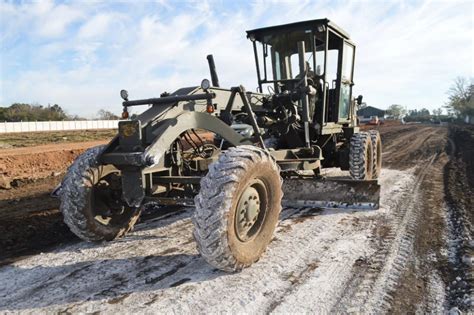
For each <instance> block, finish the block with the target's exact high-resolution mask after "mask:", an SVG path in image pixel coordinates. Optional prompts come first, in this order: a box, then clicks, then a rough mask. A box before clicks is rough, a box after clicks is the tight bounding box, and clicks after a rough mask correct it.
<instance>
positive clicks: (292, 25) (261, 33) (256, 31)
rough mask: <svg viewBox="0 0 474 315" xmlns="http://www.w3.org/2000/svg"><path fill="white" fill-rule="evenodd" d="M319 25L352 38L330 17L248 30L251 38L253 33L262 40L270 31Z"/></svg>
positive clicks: (315, 28) (312, 27)
mask: <svg viewBox="0 0 474 315" xmlns="http://www.w3.org/2000/svg"><path fill="white" fill-rule="evenodd" d="M318 26H326V27H328V28H330V29H331V30H333V31H334V32H335V33H337V34H338V35H339V36H341V37H343V38H345V39H350V38H349V34H348V33H347V32H346V31H344V30H343V29H342V28H340V27H339V26H337V25H336V24H335V23H334V22H331V21H330V20H329V19H317V20H309V21H301V22H295V23H289V24H282V25H276V26H269V27H262V28H257V29H254V30H250V31H247V38H249V37H250V36H251V35H252V36H253V37H254V38H255V39H256V40H257V41H260V42H261V41H262V40H263V36H264V35H266V34H268V33H273V32H275V33H276V32H281V31H288V30H303V29H304V30H316V31H317V28H318Z"/></svg>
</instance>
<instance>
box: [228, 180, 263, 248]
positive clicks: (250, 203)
mask: <svg viewBox="0 0 474 315" xmlns="http://www.w3.org/2000/svg"><path fill="white" fill-rule="evenodd" d="M267 202H268V201H267V189H266V186H265V184H264V183H263V182H262V181H261V180H259V179H255V180H253V181H252V182H251V183H250V184H249V185H248V186H247V187H246V188H245V189H244V191H243V192H242V194H241V196H240V198H239V202H238V203H237V208H236V215H235V232H236V235H237V238H238V239H239V240H240V241H242V242H248V241H250V240H251V239H253V238H254V237H255V236H256V235H257V234H258V233H259V232H260V229H261V227H262V225H263V222H264V220H265V216H266V210H267Z"/></svg>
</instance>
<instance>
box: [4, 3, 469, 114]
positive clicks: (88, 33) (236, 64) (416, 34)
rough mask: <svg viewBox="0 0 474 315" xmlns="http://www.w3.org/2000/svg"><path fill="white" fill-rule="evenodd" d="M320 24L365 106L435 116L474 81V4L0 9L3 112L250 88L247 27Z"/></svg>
mask: <svg viewBox="0 0 474 315" xmlns="http://www.w3.org/2000/svg"><path fill="white" fill-rule="evenodd" d="M323 17H327V18H329V19H331V20H333V21H334V22H335V23H336V24H338V25H339V26H341V27H342V28H344V29H345V30H346V31H347V32H348V33H349V34H350V35H351V38H352V40H353V41H354V42H355V43H356V44H357V55H356V65H355V67H356V68H355V79H354V81H355V83H356V85H355V87H354V93H355V94H356V95H357V94H362V95H364V100H365V101H366V102H367V103H368V104H369V105H372V106H377V107H381V108H386V107H388V106H389V105H390V104H402V105H405V106H407V107H408V108H421V107H427V108H429V109H434V108H439V107H441V106H442V105H443V104H444V103H445V101H446V91H447V90H448V88H449V86H450V85H451V83H452V80H453V79H454V78H455V77H456V76H465V77H469V78H472V77H473V76H474V48H473V46H474V26H473V24H474V1H235V0H234V1H224V0H220V1H206V0H201V1H167V0H161V1H153V2H151V1H120V2H119V1H110V2H105V1H71V2H70V1H56V2H55V1H40V2H39V1H38V2H27V1H6V2H0V106H9V105H10V104H11V103H13V102H37V103H41V104H48V103H51V104H54V103H57V104H59V105H61V106H62V107H63V108H65V109H66V111H67V112H68V113H70V114H79V115H82V116H87V117H92V116H94V115H95V114H96V113H97V111H98V110H99V109H102V108H104V109H107V110H111V111H114V112H116V113H119V112H120V111H121V106H120V104H121V100H120V97H119V91H120V89H123V88H126V89H127V90H128V91H129V94H130V96H131V98H132V99H133V98H148V97H153V96H158V95H159V94H160V93H161V92H163V91H173V90H176V89H177V88H179V87H182V86H190V85H197V84H199V82H200V81H201V79H202V78H204V77H209V74H208V69H207V62H206V59H205V57H206V55H207V54H209V53H213V54H214V58H215V59H216V64H217V69H218V72H219V77H220V81H221V85H223V86H234V85H237V84H244V85H245V86H246V87H247V89H248V90H254V89H255V87H256V85H257V84H256V74H255V66H254V60H253V52H252V47H251V44H250V42H249V41H248V40H247V39H246V37H245V30H248V29H253V28H258V27H263V26H269V25H275V24H282V23H290V22H295V21H299V20H309V19H315V18H323Z"/></svg>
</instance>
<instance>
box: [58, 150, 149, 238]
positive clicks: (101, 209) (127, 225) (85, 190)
mask: <svg viewBox="0 0 474 315" xmlns="http://www.w3.org/2000/svg"><path fill="white" fill-rule="evenodd" d="M103 149H104V147H103V146H99V147H94V148H91V149H89V150H87V151H86V152H84V153H83V154H82V155H80V156H79V157H78V158H77V159H76V160H75V161H74V163H73V164H72V166H71V167H70V168H69V170H68V172H67V173H66V176H65V178H64V180H63V182H62V184H61V192H60V198H61V204H60V210H61V212H62V214H63V216H64V222H65V223H66V224H67V225H68V227H69V229H70V230H71V231H72V232H73V233H74V234H76V235H77V236H78V237H79V238H81V239H83V240H85V241H102V240H107V241H110V240H113V239H115V238H117V237H120V236H122V235H124V234H125V233H127V232H128V231H129V230H130V229H132V227H133V226H134V224H135V223H136V221H137V220H138V217H139V215H140V211H139V209H138V208H131V207H129V206H127V205H126V204H125V203H124V202H123V201H122V199H121V197H122V190H121V180H120V176H119V174H118V171H117V170H115V172H109V171H107V170H106V167H104V166H102V165H100V163H99V161H98V157H99V155H100V153H101V152H102V150H103Z"/></svg>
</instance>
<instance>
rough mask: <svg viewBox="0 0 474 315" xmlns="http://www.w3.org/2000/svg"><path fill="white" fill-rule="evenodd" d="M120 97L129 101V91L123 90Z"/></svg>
mask: <svg viewBox="0 0 474 315" xmlns="http://www.w3.org/2000/svg"><path fill="white" fill-rule="evenodd" d="M120 97H121V98H122V99H123V100H124V101H128V92H127V90H121V91H120Z"/></svg>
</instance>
